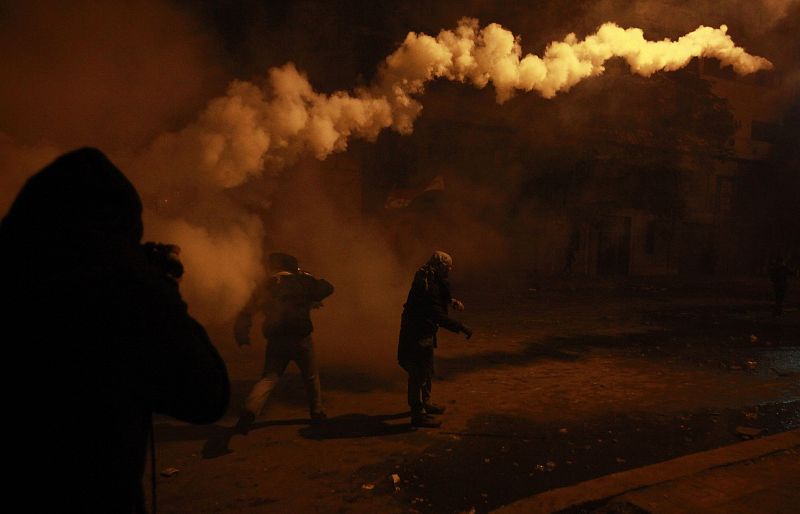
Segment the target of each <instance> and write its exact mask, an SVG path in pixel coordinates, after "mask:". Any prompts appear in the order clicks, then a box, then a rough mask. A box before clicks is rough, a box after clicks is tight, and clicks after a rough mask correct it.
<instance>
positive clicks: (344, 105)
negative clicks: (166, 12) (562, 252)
mask: <svg viewBox="0 0 800 514" xmlns="http://www.w3.org/2000/svg"><path fill="white" fill-rule="evenodd" d="M614 57H619V58H623V59H625V61H626V62H627V63H628V65H629V66H630V69H631V71H632V72H633V73H636V74H639V75H642V76H645V77H647V76H650V75H652V74H653V73H655V72H657V71H662V70H663V71H673V70H677V69H679V68H682V67H684V66H686V65H687V64H688V63H689V61H690V60H691V59H692V58H694V57H710V58H715V59H718V60H719V61H720V62H721V63H722V64H723V65H725V66H731V67H732V68H733V69H734V71H736V72H737V73H739V74H748V73H753V72H755V71H758V70H762V69H769V68H771V67H772V64H771V63H770V62H769V61H768V60H766V59H764V58H762V57H757V56H753V55H750V54H748V53H747V52H746V51H745V50H744V49H743V48H741V47H738V46H736V45H735V44H734V42H733V40H732V39H731V37H730V36H728V34H727V27H726V26H725V25H723V26H721V27H720V28H710V27H703V26H701V27H700V28H698V29H697V30H695V31H693V32H691V33H689V34H686V35H685V36H682V37H681V38H679V39H678V40H677V41H670V40H669V39H665V40H663V41H648V40H646V39H645V38H644V34H643V32H642V30H641V29H637V28H629V29H623V28H621V27H619V26H617V25H615V24H614V23H606V24H604V25H602V26H601V27H600V28H599V29H598V30H597V32H596V33H594V34H592V35H590V36H587V37H586V38H585V39H584V40H582V41H579V40H578V39H577V37H576V36H575V34H568V35H567V36H566V37H565V38H564V40H563V41H554V42H552V43H550V44H549V45H548V46H547V48H546V50H545V52H544V54H543V56H542V57H539V56H536V55H532V54H527V55H525V56H523V55H522V50H521V46H520V38H519V36H515V35H514V34H512V33H511V32H510V31H508V30H506V29H504V28H503V27H501V26H500V25H498V24H496V23H492V24H489V25H487V26H486V27H484V28H482V29H481V28H480V27H479V25H478V21H477V20H475V19H470V18H464V19H462V20H461V21H460V23H459V25H458V27H457V28H456V29H455V30H443V31H441V32H440V33H439V35H438V36H436V37H432V36H428V35H426V34H417V33H414V32H411V33H409V34H408V35H407V36H406V38H405V41H404V42H403V43H402V45H401V46H400V47H399V48H398V49H397V50H396V51H395V52H393V53H392V54H391V55H389V56H388V57H387V58H386V60H385V61H384V62H383V63H382V66H381V68H380V70H379V73H378V76H377V78H376V80H375V82H374V83H373V85H372V86H370V87H368V88H359V89H356V90H354V91H353V92H350V93H348V92H341V91H340V92H336V93H333V94H331V95H326V94H322V93H317V92H315V91H314V89H313V87H312V86H311V84H309V82H308V80H307V78H306V76H305V75H304V74H302V73H301V72H299V71H298V70H297V69H296V68H295V66H294V65H293V64H291V63H289V64H286V65H284V66H282V67H279V68H273V69H271V70H270V71H269V73H268V77H267V82H266V85H265V86H264V87H261V86H259V85H256V84H254V83H251V82H244V81H235V82H233V83H232V84H231V85H230V87H229V89H228V92H227V95H226V96H224V97H220V98H217V99H215V100H213V101H211V103H210V104H209V105H208V107H207V108H206V110H205V111H204V112H203V113H202V114H201V115H200V117H199V119H198V120H197V121H196V122H195V123H193V124H191V125H189V126H188V127H186V128H185V129H183V130H182V131H180V132H178V133H170V134H165V135H163V136H161V137H160V138H158V139H157V140H156V141H155V142H154V143H153V145H151V147H150V149H149V151H148V155H149V158H148V159H147V161H148V166H149V168H151V169H152V168H154V167H155V168H157V167H158V163H169V166H170V168H172V169H175V167H177V168H179V169H185V170H191V172H192V173H193V174H194V179H195V180H197V179H200V180H204V181H207V182H210V183H211V184H214V185H216V186H221V187H224V188H229V187H235V186H238V185H241V184H243V183H244V182H246V181H247V180H248V179H249V178H251V177H254V176H258V175H260V174H261V173H262V172H263V171H264V170H279V169H281V168H282V167H284V166H286V165H287V164H291V163H292V162H294V161H295V160H296V159H297V158H298V157H299V156H300V155H304V154H313V155H314V156H316V157H317V158H318V159H324V158H326V157H327V156H328V155H330V154H331V153H333V152H337V151H343V150H345V149H346V148H347V143H348V140H349V138H350V137H358V138H363V139H367V140H373V139H375V138H376V137H377V135H378V134H379V133H380V131H381V130H382V129H384V128H389V127H391V128H393V129H394V130H396V131H398V132H400V133H403V134H408V133H411V132H412V130H413V123H414V120H415V119H416V118H417V116H418V115H419V113H420V111H421V110H422V105H421V104H420V103H419V101H418V100H417V99H416V98H415V97H416V96H418V95H420V94H421V93H423V92H424V89H425V85H426V84H427V83H428V82H429V81H431V80H435V79H437V78H446V79H449V80H454V81H460V82H464V83H470V84H472V85H474V86H475V87H478V88H483V87H485V86H486V85H487V84H489V83H491V84H492V85H493V86H494V88H495V90H496V91H497V101H498V102H500V103H502V102H505V101H506V100H508V99H509V98H511V97H512V96H513V95H514V94H515V92H517V91H537V92H538V93H539V94H540V95H542V96H543V97H545V98H552V97H553V96H555V95H556V94H557V93H559V92H562V91H567V90H569V89H570V88H571V87H573V86H574V85H576V84H577V83H579V82H580V81H582V80H583V79H585V78H588V77H592V76H597V75H600V74H602V73H603V71H604V70H605V68H604V64H605V62H606V61H608V60H609V59H611V58H614ZM168 173H169V170H164V174H163V176H166V175H168ZM174 178H175V179H178V180H182V179H184V178H186V177H174Z"/></svg>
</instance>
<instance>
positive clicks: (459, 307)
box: [450, 298, 464, 312]
mask: <svg viewBox="0 0 800 514" xmlns="http://www.w3.org/2000/svg"><path fill="white" fill-rule="evenodd" d="M450 305H452V306H453V308H454V309H455V310H457V311H459V312H461V311H463V310H464V303H463V302H462V301H461V300H456V299H455V298H453V299H451V300H450Z"/></svg>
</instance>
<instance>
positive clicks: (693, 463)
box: [494, 430, 800, 514]
mask: <svg viewBox="0 0 800 514" xmlns="http://www.w3.org/2000/svg"><path fill="white" fill-rule="evenodd" d="M494 512H495V513H496V514H523V513H525V514H535V513H563V514H567V513H569V514H573V513H574V514H578V513H582V512H585V513H592V514H610V513H631V514H634V513H635V514H645V513H650V514H690V513H692V514H694V513H719V514H722V513H741V514H745V513H747V514H796V513H797V512H800V430H792V431H789V432H784V433H782V434H777V435H773V436H769V437H765V438H761V439H756V440H752V441H746V442H742V443H737V444H734V445H730V446H725V447H722V448H717V449H714V450H709V451H705V452H699V453H695V454H691V455H686V456H683V457H679V458H676V459H672V460H669V461H666V462H660V463H657V464H652V465H649V466H643V467H641V468H636V469H632V470H627V471H623V472H620V473H614V474H611V475H607V476H604V477H600V478H596V479H593V480H588V481H586V482H582V483H580V484H576V485H573V486H570V487H563V488H559V489H554V490H552V491H547V492H545V493H541V494H538V495H535V496H532V497H530V498H526V499H523V500H519V501H517V502H514V503H512V504H510V505H507V506H505V507H502V508H500V509H497V510H496V511H494Z"/></svg>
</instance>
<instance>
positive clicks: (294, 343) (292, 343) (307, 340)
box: [235, 253, 333, 434]
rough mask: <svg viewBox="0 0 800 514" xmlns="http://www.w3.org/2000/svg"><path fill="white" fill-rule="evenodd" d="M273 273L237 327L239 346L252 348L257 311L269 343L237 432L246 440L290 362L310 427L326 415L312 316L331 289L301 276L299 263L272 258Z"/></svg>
mask: <svg viewBox="0 0 800 514" xmlns="http://www.w3.org/2000/svg"><path fill="white" fill-rule="evenodd" d="M269 268H270V270H271V271H272V272H273V275H272V276H271V277H270V278H269V280H268V281H267V283H266V284H265V285H264V286H260V287H257V288H256V290H255V291H254V292H253V295H252V297H251V298H250V301H249V302H248V304H247V305H246V306H245V308H244V309H243V310H242V312H241V313H240V314H239V317H238V318H237V320H236V326H235V336H236V341H237V342H238V343H239V345H248V344H250V327H251V323H252V317H253V315H254V314H255V313H256V312H259V311H260V312H262V313H263V314H264V324H263V325H262V327H261V331H262V333H263V334H264V337H265V338H266V339H267V351H266V355H265V357H264V372H263V374H262V377H261V380H259V381H258V382H257V383H256V385H255V386H253V389H252V390H251V391H250V394H249V395H248V397H247V400H246V401H245V404H244V406H243V407H242V412H241V415H240V417H239V422H238V423H237V425H236V430H237V431H238V432H240V433H242V434H247V433H248V431H249V430H250V426H251V425H252V424H253V422H254V421H255V419H256V416H258V415H259V413H261V410H262V409H263V408H264V405H265V404H266V402H267V399H268V398H269V395H270V393H271V392H272V390H273V388H274V387H275V385H276V384H277V383H278V380H280V378H281V377H282V376H283V373H284V372H285V371H286V367H287V366H288V365H289V362H291V361H294V362H295V363H296V364H297V367H298V368H300V374H301V375H302V377H303V382H304V383H305V387H306V394H307V396H308V410H309V413H310V415H311V421H312V423H319V422H322V421H323V420H325V419H326V416H325V411H323V409H322V397H321V393H320V385H319V370H318V369H317V359H316V357H315V355H314V343H313V341H312V340H311V333H312V332H313V331H314V326H313V325H312V323H311V313H310V311H311V309H312V308H315V307H320V306H321V304H320V302H322V300H324V299H325V298H327V297H328V296H330V295H331V294H332V293H333V286H332V285H331V284H330V283H329V282H328V281H326V280H323V279H319V278H315V277H313V276H312V275H310V274H309V273H306V272H304V271H301V270H300V268H299V266H298V264H297V259H296V258H295V257H293V256H291V255H288V254H285V253H273V254H271V255H270V256H269Z"/></svg>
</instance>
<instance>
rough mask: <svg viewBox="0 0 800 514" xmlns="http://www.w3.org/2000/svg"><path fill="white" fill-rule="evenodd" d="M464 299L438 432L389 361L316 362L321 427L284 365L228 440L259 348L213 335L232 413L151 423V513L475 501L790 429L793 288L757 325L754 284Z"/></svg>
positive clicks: (798, 411)
mask: <svg viewBox="0 0 800 514" xmlns="http://www.w3.org/2000/svg"><path fill="white" fill-rule="evenodd" d="M463 292H464V295H463V296H464V299H465V301H466V302H467V304H468V307H469V310H468V311H466V312H465V313H464V316H463V319H464V320H465V321H466V322H467V323H468V324H469V325H470V326H472V327H474V328H475V336H474V337H473V340H472V341H470V342H466V341H464V339H463V338H461V337H457V336H455V335H451V334H444V335H443V336H442V338H441V341H440V349H439V351H438V353H437V370H436V372H437V375H436V379H435V382H434V396H435V399H436V400H437V401H438V402H439V403H441V404H443V405H445V406H446V407H447V412H446V413H445V414H444V415H443V416H442V420H443V425H442V428H441V429H438V430H416V431H414V430H412V429H411V428H410V426H409V424H408V417H407V412H406V407H405V383H404V375H403V374H402V372H401V370H399V369H394V368H392V367H388V368H387V367H384V369H390V370H391V371H389V372H382V373H380V374H378V373H373V372H370V371H365V370H364V369H347V368H342V367H339V366H334V365H330V364H326V362H325V360H324V359H323V362H322V370H321V375H322V377H323V388H324V389H325V399H326V405H327V409H328V413H329V415H330V416H331V420H330V422H329V423H327V424H326V425H324V426H323V427H320V428H312V427H310V426H308V425H307V419H306V412H305V408H304V407H305V399H304V396H303V390H302V385H301V383H300V381H299V377H298V376H297V375H296V372H295V371H294V370H290V372H288V373H287V376H286V377H285V379H284V381H283V382H282V383H281V384H280V386H279V388H278V390H277V391H276V393H275V395H274V399H273V401H272V403H271V405H270V407H269V409H268V410H267V411H266V412H265V413H264V415H263V416H262V417H261V418H260V420H259V422H258V423H257V424H256V428H255V429H254V430H253V431H252V432H251V433H250V435H248V436H247V437H242V436H233V437H231V434H230V431H229V430H228V429H227V428H226V427H229V426H231V425H232V424H233V423H234V422H235V408H234V407H235V406H236V405H237V404H238V403H239V402H240V401H241V399H242V396H243V395H244V394H246V392H247V389H248V388H249V387H250V385H251V384H252V382H253V380H254V379H255V377H256V376H257V375H258V366H259V365H260V360H261V357H260V353H259V352H260V351H261V350H260V349H259V348H258V347H256V348H254V349H252V350H250V353H249V354H248V355H244V354H242V353H241V352H237V351H234V350H229V349H226V348H227V346H225V345H222V347H223V351H224V353H225V356H226V359H227V360H228V362H229V367H230V371H231V375H232V379H233V381H234V398H233V401H232V405H233V406H234V407H232V410H231V413H230V415H229V416H228V417H227V418H226V419H225V420H223V421H222V422H220V423H219V424H218V425H216V426H207V427H192V426H187V425H182V424H179V423H177V422H175V421H172V420H168V419H166V418H164V419H159V420H157V422H156V423H157V424H156V439H157V441H158V452H157V453H158V457H157V467H158V469H160V470H161V469H164V468H167V467H175V468H177V469H179V470H180V471H179V472H178V473H177V474H175V475H174V476H172V477H170V478H166V477H162V476H159V477H158V505H159V512H162V513H171V512H175V513H177V512H221V513H222V512H226V513H227V512H231V513H232V512H266V513H273V512H274V513H278V512H292V513H302V512H365V513H366V512H370V513H372V512H381V513H385V512H415V511H419V512H443V513H449V512H454V513H455V512H463V511H470V510H472V509H474V510H475V511H476V512H485V511H487V510H490V509H492V508H496V507H498V506H501V505H504V504H506V503H509V502H511V501H514V500H516V499H519V498H522V497H525V496H529V495H531V494H535V493H537V492H541V491H544V490H547V489H551V488H553V487H559V486H564V485H569V484H574V483H577V482H580V481H583V480H587V479H590V478H593V477H597V476H601V475H605V474H608V473H611V472H615V471H620V470H624V469H629V468H633V467H638V466H641V465H645V464H650V463H654V462H658V461H662V460H666V459H670V458H673V457H676V456H680V455H685V454H689V453H694V452H697V451H701V450H706V449H710V448H715V447H718V446H723V445H726V444H731V443H733V442H736V441H738V440H741V438H743V437H748V436H746V435H744V434H742V433H740V432H742V430H741V427H746V428H750V429H755V432H752V431H751V432H750V433H752V434H755V433H756V432H758V433H759V434H770V433H777V432H780V431H784V430H787V429H790V428H796V427H798V426H800V312H798V311H797V309H796V305H797V303H796V301H794V302H793V303H792V300H794V297H791V298H790V302H789V307H790V308H789V311H788V312H787V313H786V315H784V316H783V317H781V318H778V319H773V318H772V316H771V313H770V304H769V302H768V292H769V287H768V283H767V282H766V281H762V282H758V281H750V282H749V283H742V282H737V283H734V284H730V283H728V284H720V283H710V282H706V283H702V284H688V283H683V284H680V285H676V284H674V283H671V282H668V281H654V280H651V281H644V280H636V281H634V280H626V281H605V282H601V281H595V282H593V283H591V284H585V283H581V282H580V279H578V278H570V279H560V280H552V281H550V282H549V283H545V284H539V285H537V286H536V287H520V288H518V289H516V290H513V289H511V288H506V289H504V290H503V291H498V290H496V289H495V290H494V291H491V292H487V291H486V288H483V290H481V289H477V288H475V289H472V290H470V289H464V291H463ZM792 307H795V308H794V309H792ZM385 344H386V345H390V346H391V345H394V341H387V342H385ZM365 351H366V352H369V349H365ZM383 354H386V352H383ZM388 354H391V351H389V352H388ZM755 437H758V435H755Z"/></svg>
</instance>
